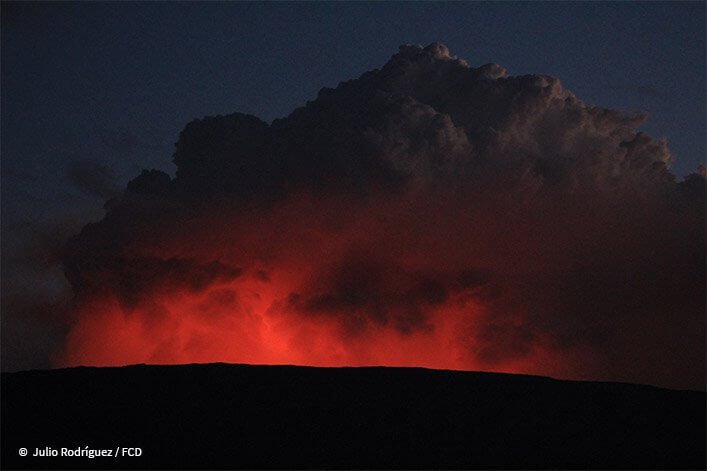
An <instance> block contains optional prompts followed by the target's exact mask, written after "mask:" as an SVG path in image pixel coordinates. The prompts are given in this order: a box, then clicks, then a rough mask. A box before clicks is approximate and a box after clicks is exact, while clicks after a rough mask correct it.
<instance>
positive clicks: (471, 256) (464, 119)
mask: <svg viewBox="0 0 707 471" xmlns="http://www.w3.org/2000/svg"><path fill="white" fill-rule="evenodd" d="M645 118H646V117H645V116H643V115H635V116H626V115H624V114H622V113H620V112H618V111H613V110H608V109H603V108H600V107H597V106H592V105H589V104H586V103H584V102H582V101H581V100H580V99H578V98H577V97H575V96H574V95H573V94H572V93H571V92H569V91H568V90H566V89H565V88H563V86H562V85H561V84H560V82H559V80H557V79H556V78H553V77H549V76H545V75H524V76H515V77H514V76H508V75H507V73H506V71H505V70H504V69H503V68H502V67H501V66H499V65H496V64H487V65H483V66H480V67H478V68H473V67H470V66H469V65H468V64H467V63H466V62H465V61H463V60H460V59H458V58H457V57H455V56H453V55H451V54H450V53H449V51H448V50H447V48H446V47H444V46H443V45H441V44H431V45H429V46H427V47H425V48H423V47H420V46H402V47H401V48H400V51H399V52H398V53H397V54H395V55H394V56H393V57H392V58H391V59H390V60H389V61H388V63H386V64H385V65H384V66H383V67H382V68H381V69H376V70H373V71H370V72H366V73H364V74H363V75H362V76H361V77H359V78H358V79H355V80H351V81H348V82H343V83H341V84H339V86H338V87H336V88H335V89H329V88H324V89H322V90H321V91H320V92H319V95H318V96H317V98H316V99H315V100H313V101H310V102H308V103H307V104H306V106H304V107H302V108H298V109H296V110H295V111H294V112H292V114H290V115H289V116H288V117H286V118H284V119H278V120H275V121H274V122H272V123H271V124H267V123H265V122H263V121H261V120H260V119H258V118H256V117H254V116H249V115H244V114H240V113H235V114H232V115H228V116H216V117H207V118H204V119H200V120H195V121H193V122H191V123H189V124H188V125H187V126H186V127H185V128H184V130H183V131H182V133H181V135H180V136H179V140H178V142H177V144H176V149H175V153H174V163H175V164H176V166H177V173H176V177H175V178H173V179H172V178H170V177H169V176H168V175H167V174H165V173H163V172H160V171H156V170H152V171H143V173H142V174H141V175H139V176H138V177H136V178H135V179H133V180H132V181H131V182H129V183H128V185H127V188H126V189H125V190H124V191H123V192H122V194H121V195H120V196H118V197H116V198H113V199H111V200H109V201H108V202H107V204H106V214H105V217H104V218H103V219H102V220H101V221H100V222H97V223H95V224H88V225H87V226H86V227H85V228H84V229H83V231H82V232H81V233H80V234H78V235H77V236H75V237H73V238H72V239H71V240H70V241H69V243H68V244H67V246H66V250H65V270H66V275H67V277H68V279H69V281H70V282H71V285H72V287H73V290H74V294H75V296H74V298H73V301H72V305H71V308H70V319H69V322H70V331H69V334H68V337H67V339H66V342H65V346H64V348H63V349H62V351H60V352H57V354H56V356H55V363H56V365H62V366H64V365H78V364H90V365H124V364H131V363H142V362H144V363H192V362H213V361H223V362H238V363H290V364H301V365H321V366H334V365H398V366H425V367H433V368H450V369H470V370H471V369H473V370H492V371H506V372H522V373H536V374H547V375H553V376H558V377H564V378H584V379H601V380H623V381H636V382H643V383H651V384H659V385H667V386H672V387H703V386H704V361H705V360H704V353H705V351H704V335H705V331H704V307H705V305H704V301H705V169H704V167H701V168H700V169H699V170H698V171H697V172H696V173H694V174H692V175H690V176H688V177H686V178H685V179H684V180H683V181H680V182H678V181H676V179H675V177H674V176H673V175H672V174H671V173H670V171H669V163H670V159H671V154H670V151H669V149H668V147H667V144H666V142H665V141H664V140H656V139H654V138H652V137H650V136H648V135H647V134H645V133H643V132H639V131H637V127H638V126H639V125H640V124H641V123H642V122H643V121H644V120H645Z"/></svg>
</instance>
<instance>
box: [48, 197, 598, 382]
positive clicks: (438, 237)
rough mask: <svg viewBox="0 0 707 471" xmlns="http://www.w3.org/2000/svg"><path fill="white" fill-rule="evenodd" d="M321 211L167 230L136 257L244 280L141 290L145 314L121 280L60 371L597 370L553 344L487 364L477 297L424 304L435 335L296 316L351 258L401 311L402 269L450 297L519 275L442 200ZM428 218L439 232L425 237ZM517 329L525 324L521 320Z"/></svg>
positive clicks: (336, 315) (229, 218)
mask: <svg viewBox="0 0 707 471" xmlns="http://www.w3.org/2000/svg"><path fill="white" fill-rule="evenodd" d="M413 198H414V196H413ZM379 201H380V200H379ZM314 203H315V202H314V201H313V200H312V199H311V198H310V197H305V196H301V197H298V198H291V199H289V200H288V202H286V203H285V204H282V205H280V206H279V207H277V208H271V210H270V211H269V212H266V213H259V212H257V211H252V212H250V211H248V210H240V212H239V213H238V214H237V215H236V216H234V215H233V214H232V213H230V212H229V211H231V210H229V209H225V210H222V211H221V212H220V213H219V212H218V211H216V210H215V211H213V213H212V214H211V215H210V216H209V217H208V218H207V219H206V220H205V219H203V218H202V219H200V220H195V221H193V222H192V225H187V224H185V225H183V226H182V227H174V228H165V227H162V228H160V229H161V231H160V232H159V234H160V235H161V236H162V235H163V234H171V237H170V238H167V239H165V238H160V239H159V240H154V241H152V240H150V239H149V238H148V237H143V238H141V239H140V240H139V241H135V243H134V244H133V245H132V246H130V247H128V248H126V250H132V251H133V252H134V253H135V255H142V256H151V257H158V258H159V259H161V260H166V259H169V258H171V257H177V258H189V259H196V260H206V261H209V260H214V259H216V260H223V261H226V262H227V263H229V264H231V265H233V266H238V267H244V268H243V270H244V272H243V274H242V275H241V276H239V277H236V278H235V279H232V280H229V281H218V282H213V283H211V284H210V285H208V286H207V287H205V288H204V289H201V290H190V289H186V288H184V289H174V287H173V286H171V285H167V286H168V287H167V288H165V287H164V286H163V285H160V284H159V282H158V283H157V284H156V285H155V286H152V285H149V286H146V287H145V288H144V289H141V294H140V299H139V301H138V302H136V303H133V304H130V303H127V304H126V303H125V302H123V301H121V298H120V295H119V293H118V292H117V290H116V289H114V288H113V285H112V284H111V283H115V279H114V278H109V279H108V281H107V282H106V283H105V286H102V287H101V289H97V290H92V291H90V292H88V293H85V294H83V293H79V295H78V296H77V298H76V304H75V306H74V309H73V320H74V323H73V325H72V326H71V328H70V332H69V334H68V336H67V341H66V344H65V346H64V349H63V350H62V351H61V352H58V353H57V355H55V364H56V365H57V366H75V365H96V366H119V365H127V364H135V363H152V364H183V363H206V362H229V363H250V364H296V365H310V366H366V365H380V366H417V367H428V368H439V369H459V370H492V371H503V372H521V373H535V374H546V375H561V376H564V377H572V376H575V371H574V368H573V367H572V365H576V364H578V363H581V361H578V360H577V358H576V356H577V355H580V356H583V357H585V358H584V359H586V356H585V355H584V354H583V353H581V352H579V353H578V352H564V353H563V355H562V356H558V355H557V354H556V352H554V351H553V349H552V347H551V346H550V342H549V341H546V340H548V339H545V338H542V337H539V338H536V339H535V340H534V342H533V345H532V346H531V348H530V349H529V350H526V351H523V352H522V354H512V355H502V356H501V357H499V358H494V359H493V360H489V359H488V358H486V357H484V355H483V349H484V347H485V346H486V344H488V341H489V340H488V339H487V338H486V339H485V338H484V337H483V335H482V334H480V333H481V332H483V330H484V324H485V323H487V322H488V316H486V314H487V309H488V306H487V301H484V300H483V298H482V297H480V296H478V295H477V293H475V292H474V290H473V289H472V290H471V291H469V290H464V289H449V290H448V291H447V295H446V297H445V298H444V300H443V302H437V303H433V304H430V303H428V304H424V303H421V305H420V308H419V309H420V310H421V311H422V313H421V314H420V315H421V316H422V318H423V319H424V322H422V324H421V325H415V326H413V328H410V329H406V328H401V327H400V326H396V325H395V322H394V319H393V320H391V319H388V320H380V319H375V318H373V317H366V314H365V313H363V314H362V320H361V321H360V322H359V323H358V324H356V326H357V327H356V328H354V329H352V328H351V325H350V322H349V321H350V319H349V318H347V317H346V316H350V315H357V313H355V312H354V313H353V314H351V313H349V312H345V313H342V312H331V313H330V312H307V311H306V310H303V309H302V308H301V306H300V307H298V306H297V305H294V304H293V303H291V302H290V301H289V300H290V299H291V296H292V295H293V294H294V293H305V294H307V295H308V296H310V297H311V296H312V295H315V294H317V293H319V292H321V291H322V290H326V289H327V281H326V280H327V276H328V275H327V273H328V272H329V271H330V270H331V266H332V264H336V263H340V261H341V260H342V259H345V257H346V255H347V254H350V253H351V252H352V250H353V251H354V253H356V254H359V255H358V256H359V257H363V258H365V259H370V260H371V263H372V264H373V265H376V264H380V263H381V261H382V260H383V261H384V260H388V261H389V262H391V263H390V264H389V267H392V268H387V269H386V270H387V271H385V272H384V273H383V275H382V278H383V281H382V283H383V284H384V288H383V289H384V293H383V296H388V297H392V298H393V299H395V300H397V301H395V302H398V303H400V302H402V303H405V302H406V301H405V296H406V291H405V289H407V288H406V285H404V283H405V278H404V277H405V274H403V273H399V272H398V270H402V271H406V272H407V273H432V274H436V275H435V276H437V277H439V279H441V280H443V283H446V284H447V285H452V284H453V282H452V281H451V280H452V278H451V277H452V275H451V274H453V273H457V272H458V271H459V270H460V269H463V268H464V267H468V266H489V265H491V264H493V265H492V266H493V267H494V268H495V269H497V270H498V269H505V267H507V266H510V265H512V264H515V265H516V266H517V265H518V264H517V263H516V262H515V261H514V260H513V256H514V254H513V253H512V252H508V253H505V254H503V253H501V254H498V256H497V257H496V258H495V259H494V260H491V259H490V258H489V255H487V254H485V253H484V250H483V247H484V245H485V244H487V239H488V237H489V236H488V235H486V234H485V233H484V232H482V231H481V230H480V229H479V227H478V226H475V224H474V215H470V214H466V215H465V214H464V213H463V212H462V211H461V210H460V209H459V208H460V205H458V204H456V205H447V204H446V202H445V200H444V199H440V200H439V201H438V202H437V203H435V204H432V203H429V202H425V201H415V200H413V201H410V200H409V199H404V200H402V201H401V200H398V201H394V200H388V201H386V202H385V203H383V202H379V203H377V204H376V205H370V206H366V205H360V204H359V205H356V204H351V203H350V202H346V201H341V200H335V199H331V200H328V201H316V204H314ZM447 208H449V209H447ZM455 208H456V209H455ZM421 214H424V215H425V220H426V221H431V222H430V223H429V224H427V225H423V226H421V225H420V222H419V221H420V219H421V218H420V216H421ZM461 216H466V218H462V217H461ZM486 219H487V220H488V218H486ZM234 221H235V222H234ZM472 226H474V227H472ZM485 227H486V228H489V227H491V226H490V224H487V225H486V226H485ZM505 233H506V234H509V235H510V236H511V237H514V236H515V235H514V233H512V232H510V231H505ZM492 237H494V239H495V240H494V242H497V241H498V239H499V236H498V235H496V234H493V233H492ZM471 242H474V243H471ZM509 245H510V244H509ZM516 245H517V248H516V249H515V250H523V246H522V244H516ZM361 254H363V255H361ZM527 258H528V257H526V260H527ZM262 273H267V276H262V275H261V274H262ZM99 276H100V275H99ZM111 276H113V275H111ZM401 280H402V281H401ZM401 299H402V300H403V301H400V300H401ZM393 308H394V309H395V306H394V307H393ZM507 318H508V319H507V320H510V322H516V323H522V321H523V313H522V312H517V313H509V315H508V316H507ZM513 319H516V320H513ZM499 348H500V349H501V350H504V349H506V347H505V346H503V345H499ZM573 355H574V356H575V358H571V357H572V356H573ZM583 367H586V362H585V364H584V365H583ZM585 369H586V368H585Z"/></svg>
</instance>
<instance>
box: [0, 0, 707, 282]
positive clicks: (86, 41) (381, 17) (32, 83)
mask: <svg viewBox="0 0 707 471" xmlns="http://www.w3.org/2000/svg"><path fill="white" fill-rule="evenodd" d="M434 41H439V42H443V43H444V44H446V45H447V46H448V47H449V49H450V51H451V52H452V53H453V54H456V55H457V56H459V57H461V58H463V59H466V60H467V61H468V62H469V64H470V65H471V66H472V67H477V66H479V65H482V64H485V63H488V62H496V63H499V64H501V65H502V66H504V67H505V68H506V69H508V71H509V73H510V74H513V75H516V74H526V73H542V74H549V75H554V76H556V77H558V78H560V79H561V81H562V83H563V84H564V85H565V86H566V87H567V88H569V89H570V90H572V91H573V92H574V93H575V94H576V95H577V96H578V97H579V98H580V99H583V100H584V101H586V102H590V103H594V104H597V105H601V106H603V107H608V108H615V109H620V110H625V111H627V112H632V111H647V112H648V113H649V114H650V116H651V118H650V120H649V121H648V123H647V124H646V125H645V126H644V127H643V129H645V130H646V131H648V132H649V133H650V134H652V135H655V136H665V137H666V138H667V139H668V142H669V145H670V148H671V149H672V151H673V152H674V154H675V161H674V163H673V170H674V172H675V173H676V174H677V175H678V177H682V176H684V175H686V174H687V173H689V172H691V171H692V170H693V169H694V168H695V167H696V166H697V165H698V164H699V163H702V162H703V160H704V156H705V4H704V2H693V3H687V2H669V3H657V2H651V3H634V2H621V3H599V2H592V3H575V2H563V3H541V4H538V3H530V2H528V3H506V2H503V3H457V2H454V3H424V2H423V3H417V2H415V3H401V2H395V3H320V2H316V3H208V4H205V3H198V4H196V3H194V4H191V3H147V2H145V3H123V2H121V3H102V2H101V3H81V4H67V3H51V4H42V3H22V4H10V3H3V7H2V225H3V239H4V240H3V249H4V252H5V254H7V253H12V254H15V255H16V253H19V252H20V251H22V250H23V249H22V247H23V246H26V245H27V244H28V243H29V242H27V241H28V240H34V239H36V238H39V239H42V238H43V237H44V238H46V237H51V234H54V235H55V236H56V237H58V238H61V237H62V236H63V235H64V232H71V231H72V230H75V229H77V228H79V227H81V225H83V224H84V223H85V222H87V220H89V219H96V218H99V217H100V216H101V214H102V209H101V208H102V200H101V198H100V197H97V196H95V195H91V194H89V193H88V192H86V191H85V189H84V191H82V190H81V189H80V188H78V187H77V186H76V185H75V184H73V183H72V180H71V178H69V176H68V169H69V168H70V167H71V165H72V162H76V161H86V160H89V161H94V162H95V161H97V162H100V163H101V164H102V165H104V166H105V167H108V168H109V169H111V170H112V172H114V174H115V177H116V181H115V183H116V184H117V185H119V186H121V187H122V186H124V185H125V183H126V182H127V180H128V179H130V178H132V177H133V176H135V175H136V174H137V173H138V172H139V171H140V169H142V168H153V167H154V168H160V169H163V170H166V171H168V172H169V173H171V174H173V173H174V167H173V165H172V164H171V154H172V150H173V144H174V142H175V141H176V139H177V136H178V133H179V131H180V130H181V129H182V128H183V127H184V125H185V124H186V123H187V122H189V121H190V120H192V119H194V118H197V117H202V116H205V115H214V114H225V113H231V112H234V111H240V112H246V113H252V114H254V115H257V116H259V117H261V118H262V119H265V120H267V121H270V120H272V119H274V118H277V117H282V116H285V115H287V114H289V113H290V112H291V111H292V110H293V109H294V108H295V107H297V106H301V105H303V104H304V103H305V101H306V100H308V99H313V98H314V97H316V94H317V92H318V90H319V89H320V88H322V87H324V86H328V87H333V86H336V84H337V83H338V82H340V81H342V80H348V79H351V78H355V77H358V76H359V75H360V74H362V73H363V72H365V71H367V70H370V69H373V68H376V67H380V66H382V65H383V64H384V63H385V62H386V61H387V60H388V58H389V57H390V56H391V55H392V54H394V53H395V52H396V51H397V49H398V46H399V45H400V44H403V43H420V44H428V43H430V42H434ZM109 176H110V175H108V177H109ZM46 233H49V234H50V236H46ZM42 234H44V235H42ZM42 240H43V239H42ZM18 256H19V255H18ZM6 261H7V259H6ZM18 273H19V272H18ZM18 276H19V275H18ZM30 278H31V277H30ZM28 279H29V278H28ZM17 283H20V282H17Z"/></svg>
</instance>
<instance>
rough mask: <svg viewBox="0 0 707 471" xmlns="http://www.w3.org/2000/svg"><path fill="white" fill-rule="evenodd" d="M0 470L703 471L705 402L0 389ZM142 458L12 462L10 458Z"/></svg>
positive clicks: (446, 393)
mask: <svg viewBox="0 0 707 471" xmlns="http://www.w3.org/2000/svg"><path fill="white" fill-rule="evenodd" d="M2 392H3V402H2V407H3V409H2V416H3V417H2V418H3V428H2V432H3V435H2V460H3V463H2V467H3V468H4V469H14V468H35V469H39V468H148V469H154V468H159V469H166V468H177V469H195V468H256V469H257V468H287V469H292V468H308V469H311V468H377V469H380V468H418V469H421V468H423V469H432V468H436V469H440V468H454V469H459V468H461V469H468V468H497V469H498V468H501V469H503V468H526V469H529V468H533V469H538V468H540V469H543V468H544V469H547V468H582V469H595V468H600V469H607V468H614V469H617V468H620V469H645V468H652V469H676V468H683V469H684V468H692V469H704V468H705V429H704V425H705V393H704V392H696V391H673V390H666V389H660V388H656V387H651V386H640V385H632V384H621V383H600V382H575V381H558V380H553V379H550V378H545V377H536V376H522V375H507V374H494V373H473V372H458V371H437V370H426V369H419V368H309V367H294V366H247V365H226V364H208V365H183V366H145V365H136V366H129V367H122V368H85V367H82V368H71V369H63V370H52V371H27V372H18V373H3V375H2ZM85 446H88V447H90V448H96V449H112V450H115V448H116V447H140V448H141V449H142V456H140V457H118V458H115V457H112V458H107V457H101V458H93V459H89V458H85V457H80V458H69V457H55V458H32V457H20V456H19V455H18V450H19V448H21V447H26V448H28V449H29V452H30V454H31V453H33V452H34V449H35V448H44V447H52V448H54V449H60V448H61V447H67V448H73V449H76V448H77V447H85Z"/></svg>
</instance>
